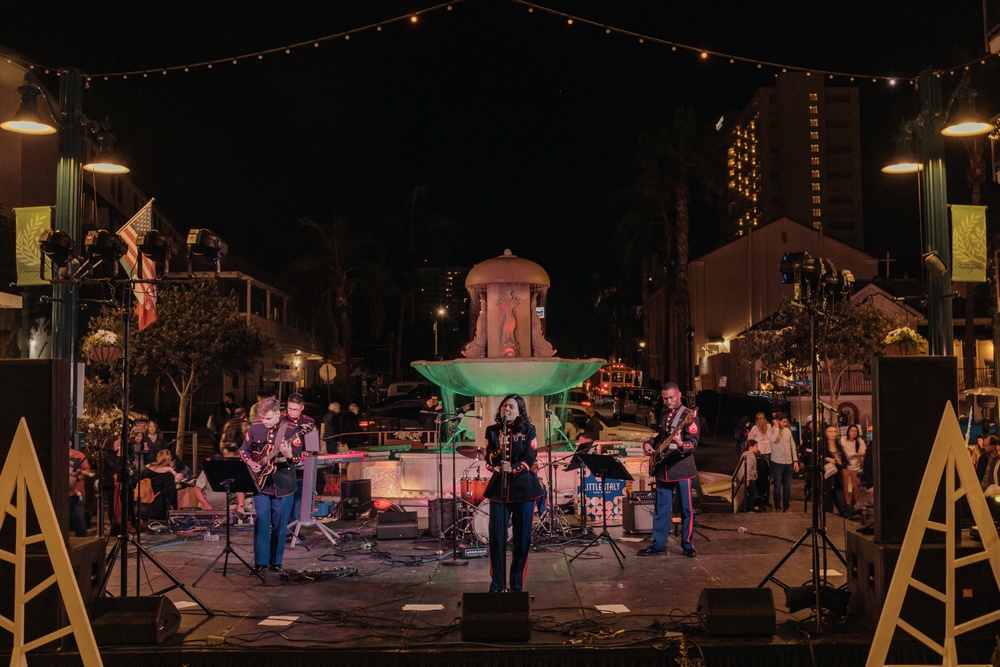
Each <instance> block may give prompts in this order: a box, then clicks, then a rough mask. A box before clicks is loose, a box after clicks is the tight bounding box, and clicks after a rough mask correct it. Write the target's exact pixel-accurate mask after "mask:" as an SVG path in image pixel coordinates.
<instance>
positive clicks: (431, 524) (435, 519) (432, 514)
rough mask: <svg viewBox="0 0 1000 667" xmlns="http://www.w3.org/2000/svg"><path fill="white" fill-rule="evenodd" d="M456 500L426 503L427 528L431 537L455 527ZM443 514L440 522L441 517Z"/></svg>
mask: <svg viewBox="0 0 1000 667" xmlns="http://www.w3.org/2000/svg"><path fill="white" fill-rule="evenodd" d="M460 502H461V501H460V500H459V499H458V498H447V499H445V500H436V499H434V500H431V501H429V502H428V503H427V528H428V531H429V532H430V534H431V537H437V536H438V535H441V534H443V533H444V532H445V531H447V530H448V529H449V528H451V527H452V526H454V525H455V515H456V514H458V504H459V503H460ZM442 512H443V514H444V519H443V520H442V518H441V515H442Z"/></svg>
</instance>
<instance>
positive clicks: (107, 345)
mask: <svg viewBox="0 0 1000 667" xmlns="http://www.w3.org/2000/svg"><path fill="white" fill-rule="evenodd" d="M80 351H81V352H82V353H83V355H84V356H85V357H87V359H89V360H90V361H96V362H98V363H101V364H113V363H115V362H116V361H118V359H119V358H120V357H121V356H122V349H121V348H120V347H118V335H117V334H115V332H114V331H108V330H107V329H98V330H97V331H95V332H94V333H92V334H90V335H88V336H87V337H86V338H84V339H83V345H82V346H81V348H80Z"/></svg>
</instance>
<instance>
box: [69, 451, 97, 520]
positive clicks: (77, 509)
mask: <svg viewBox="0 0 1000 667" xmlns="http://www.w3.org/2000/svg"><path fill="white" fill-rule="evenodd" d="M93 476H94V474H93V473H92V472H90V463H88V462H87V457H86V456H85V455H84V453H83V452H80V451H77V450H75V449H73V443H70V445H69V529H70V530H71V531H73V535H75V536H76V537H86V536H87V528H89V527H90V521H88V520H87V480H88V479H90V478H91V477H93Z"/></svg>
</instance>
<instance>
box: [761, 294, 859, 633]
mask: <svg viewBox="0 0 1000 667" xmlns="http://www.w3.org/2000/svg"><path fill="white" fill-rule="evenodd" d="M806 307H807V308H808V312H809V354H810V359H811V362H812V368H811V370H812V377H813V394H812V416H813V417H812V418H813V429H812V436H813V443H812V451H813V466H812V468H813V479H812V493H813V506H812V525H811V526H810V527H809V528H807V529H806V531H805V532H804V533H802V536H801V537H799V539H798V540H796V542H795V544H793V545H792V548H791V549H789V550H788V553H786V554H785V555H784V557H783V558H782V559H781V560H780V561H778V564H777V565H775V566H774V568H773V569H772V570H771V571H770V572H768V573H767V575H766V576H765V577H764V579H762V580H761V582H760V583H759V584H757V587H758V588H761V587H762V586H764V585H765V584H767V582H769V581H773V582H774V583H775V584H777V585H778V586H780V587H781V588H782V589H784V590H785V591H786V593H787V592H788V590H789V588H790V587H789V585H788V584H786V583H784V582H783V581H781V580H780V579H778V578H777V577H776V576H775V575H776V574H777V572H778V570H780V569H781V566H782V565H784V564H785V563H786V562H787V561H788V559H789V558H791V557H792V555H793V554H794V553H795V552H796V551H797V550H798V548H799V547H800V546H802V545H803V544H805V543H806V540H809V546H810V550H811V555H812V594H813V596H814V599H813V603H814V605H815V609H816V632H821V631H822V622H823V611H822V610H823V598H824V597H825V596H824V595H823V594H822V593H823V590H824V589H830V588H832V587H831V586H830V585H829V583H828V582H827V549H829V550H831V551H833V553H834V555H836V556H837V558H838V559H839V560H840V562H841V563H842V564H843V566H844V568H845V569H847V559H846V558H844V555H843V554H841V553H840V551H839V550H838V549H837V547H836V545H834V543H833V542H831V541H830V538H829V536H828V535H827V534H826V515H825V513H824V511H825V510H824V505H825V502H824V500H823V495H824V489H823V466H821V465H819V461H820V460H821V459H820V454H821V451H820V446H819V440H820V439H819V437H818V435H819V433H820V424H819V387H818V385H817V382H816V378H818V377H819V357H818V356H817V352H816V320H818V319H819V317H820V316H821V313H820V311H818V310H817V309H816V308H815V307H814V306H811V305H807V306H806ZM792 446H793V447H794V446H795V445H794V443H793V444H792ZM775 488H777V487H775ZM845 586H846V584H845Z"/></svg>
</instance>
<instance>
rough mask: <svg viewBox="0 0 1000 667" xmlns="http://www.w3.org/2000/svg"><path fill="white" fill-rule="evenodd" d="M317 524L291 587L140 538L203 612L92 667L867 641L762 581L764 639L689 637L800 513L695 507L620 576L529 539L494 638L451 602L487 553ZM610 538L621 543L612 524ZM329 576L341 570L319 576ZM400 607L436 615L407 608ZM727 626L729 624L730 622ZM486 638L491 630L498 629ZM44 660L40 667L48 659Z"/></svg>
mask: <svg viewBox="0 0 1000 667" xmlns="http://www.w3.org/2000/svg"><path fill="white" fill-rule="evenodd" d="M327 525H328V526H329V527H330V528H331V529H332V530H335V531H337V532H339V533H341V539H340V540H338V542H337V544H336V545H331V544H330V542H329V541H328V540H327V539H326V538H324V537H323V536H322V535H320V534H318V533H314V532H311V531H310V532H309V533H308V534H307V535H306V537H305V546H302V545H299V546H297V547H296V548H294V549H286V551H285V560H284V566H285V568H286V570H288V572H289V573H291V574H292V575H293V576H292V577H291V580H290V581H285V580H283V579H282V578H280V577H279V576H278V575H276V574H270V575H269V576H268V577H267V583H266V584H262V583H260V582H259V581H258V580H257V579H256V578H255V577H253V576H251V575H250V574H249V573H248V571H247V569H246V568H245V567H244V566H243V565H241V564H240V563H239V562H238V561H236V560H235V559H233V558H230V561H229V568H228V573H227V575H226V576H223V574H222V562H221V561H220V562H219V563H218V564H217V565H216V566H215V567H214V568H212V569H211V571H209V572H208V574H207V575H206V576H205V577H204V578H203V579H202V580H201V582H200V583H199V585H198V586H197V587H193V586H192V584H193V582H194V581H195V579H197V578H198V576H199V575H201V574H202V572H203V571H204V570H205V569H206V567H208V565H209V563H211V561H212V559H214V558H215V557H216V556H217V555H218V554H219V553H220V552H221V551H222V548H223V546H224V542H223V541H215V542H206V541H204V540H203V539H202V537H201V535H191V536H188V537H187V538H184V537H179V536H177V535H174V534H164V535H143V537H142V544H143V545H144V546H145V547H146V548H147V549H149V550H150V552H151V553H152V554H153V556H154V557H155V558H156V559H157V561H158V562H159V563H160V564H161V565H162V566H163V567H164V568H165V569H167V570H168V571H169V572H170V573H172V574H173V575H174V576H175V577H176V578H178V579H179V580H180V581H181V582H183V583H184V584H185V585H186V586H187V589H188V590H189V591H190V592H191V593H192V594H193V595H195V596H197V597H198V598H199V599H200V600H201V601H202V602H203V603H204V604H205V605H206V606H207V607H209V608H210V609H211V610H212V611H213V612H215V613H214V615H207V614H205V613H204V612H203V611H202V610H201V608H200V607H198V606H196V605H193V604H192V600H191V599H190V598H189V597H188V596H187V595H186V594H185V592H184V591H183V590H180V589H176V590H172V591H169V592H168V593H167V595H168V597H169V598H170V599H171V600H173V601H174V602H175V603H177V605H178V606H179V607H181V608H182V613H181V617H182V619H181V628H180V631H179V632H177V633H175V634H174V635H173V636H171V637H169V638H168V639H166V640H165V641H164V642H163V643H162V644H160V645H147V646H120V647H105V648H102V656H103V657H104V661H105V664H107V665H116V664H123V665H124V664H127V663H130V662H131V661H134V660H135V659H137V658H141V660H142V662H143V664H161V663H162V664H173V665H177V664H185V665H195V664H205V665H209V664H210V665H212V666H213V667H219V666H220V665H223V664H226V663H228V662H232V663H233V664H236V663H239V664H242V665H246V664H248V661H249V664H271V663H272V662H277V661H278V660H280V661H281V662H282V663H283V664H284V663H288V664H302V665H306V664H331V663H336V664H341V665H343V664H356V665H361V664H369V663H370V664H373V665H374V664H379V665H384V664H401V665H402V664H408V665H412V664H434V665H444V664H456V665H458V664H463V665H468V664H470V662H471V663H473V664H477V665H478V664H484V663H486V664H497V665H501V664H518V665H525V664H546V665H556V664H562V663H566V664H570V663H574V664H579V660H580V659H586V660H587V664H604V663H607V664H616V665H641V664H650V665H652V664H657V665H663V664H675V663H674V662H673V659H674V658H676V657H677V656H678V655H679V651H680V647H679V644H678V639H677V638H676V637H679V636H680V635H679V634H676V635H675V634H674V633H684V636H685V639H684V647H685V649H686V650H687V652H688V656H689V657H698V656H699V655H703V656H704V657H705V659H706V663H705V664H708V665H744V664H746V665H750V664H769V665H778V664H788V665H799V664H827V665H833V664H863V662H864V657H865V656H866V655H867V650H868V645H869V644H870V641H871V636H872V634H873V633H872V632H870V631H868V630H866V629H864V628H862V627H861V626H860V625H858V624H857V623H855V622H851V621H846V622H842V623H836V624H826V625H825V626H824V628H823V631H822V632H821V633H820V634H817V633H816V632H815V625H816V624H815V621H814V620H810V613H811V612H810V611H809V610H808V609H807V610H804V611H800V612H797V613H795V614H790V613H788V612H787V611H786V610H785V606H784V605H785V596H784V593H783V591H782V590H781V589H780V588H779V587H778V586H777V585H775V584H773V583H772V584H770V588H772V589H773V592H774V604H775V608H776V610H777V633H776V634H775V635H774V636H765V637H737V636H721V637H719V636H717V637H710V636H708V635H707V634H706V633H705V632H704V631H703V630H702V629H701V627H700V622H699V619H698V616H697V610H698V603H699V596H700V594H701V592H702V590H703V589H704V588H706V587H721V588H750V587H756V586H757V585H758V584H760V583H761V581H762V580H763V579H764V578H765V577H766V576H767V574H768V573H769V572H770V571H771V569H772V568H774V567H775V566H776V565H778V563H779V562H780V561H781V559H782V558H783V557H784V556H785V555H786V554H787V553H788V551H789V549H791V547H792V545H793V543H794V542H795V541H796V540H798V539H799V538H800V537H801V536H802V535H803V534H804V533H806V531H807V529H808V528H809V526H810V515H809V514H807V513H804V512H801V511H800V512H792V513H787V514H738V515H732V514H702V515H700V516H699V517H698V524H697V530H698V534H697V535H696V536H695V540H694V544H695V548H696V549H697V552H698V555H697V558H687V557H685V556H684V555H683V554H682V552H681V549H680V546H679V543H678V542H677V541H676V540H677V538H676V537H673V536H672V537H671V538H670V542H669V543H668V551H669V553H668V555H666V556H659V557H652V558H640V557H637V556H636V551H638V550H639V549H641V548H643V547H644V546H646V544H648V543H647V542H644V541H641V539H642V538H641V536H638V539H639V540H640V541H621V542H618V544H619V546H620V547H621V549H622V550H623V552H624V553H625V556H626V558H625V560H624V567H619V564H618V562H617V561H616V559H615V556H614V554H613V553H612V550H611V547H610V546H609V545H608V544H606V543H605V544H601V545H599V546H593V547H591V548H589V549H587V550H586V551H585V552H584V553H583V555H581V556H580V557H579V558H577V559H576V560H575V561H573V562H570V559H571V558H572V557H573V556H574V555H575V554H576V553H577V552H578V550H579V549H580V548H581V546H583V545H585V544H586V541H582V540H580V539H579V538H578V539H575V540H570V541H567V540H551V538H546V539H544V540H539V543H538V544H537V545H536V547H537V550H535V551H533V553H532V554H531V556H530V558H529V563H528V573H527V579H526V586H525V590H527V591H529V592H530V598H531V602H530V619H531V638H530V640H529V641H527V642H518V643H511V642H502V643H501V642H498V643H495V644H475V643H470V642H463V641H462V640H461V617H462V607H461V603H462V596H463V594H464V593H470V592H472V593H480V592H485V591H486V590H487V588H488V585H489V562H488V560H487V559H486V558H474V559H469V560H467V561H464V562H466V563H467V564H466V565H461V566H450V565H448V564H447V563H448V562H449V561H452V560H453V558H452V557H451V552H450V549H449V545H447V544H439V543H438V541H437V540H429V541H428V540H405V539H404V540H380V541H377V540H374V539H373V529H374V528H375V525H374V521H372V522H370V523H354V522H331V523H329V524H327ZM858 528H859V524H858V523H857V522H845V521H843V520H842V519H840V518H839V517H835V516H832V515H831V516H829V517H828V524H827V534H828V535H829V537H830V539H831V540H832V542H833V543H834V544H836V545H837V546H838V548H840V549H841V550H842V551H843V549H844V545H845V534H846V531H854V530H856V529H858ZM610 532H611V533H612V534H613V535H614V536H615V537H616V538H621V537H623V534H622V531H621V528H620V527H617V528H611V529H610ZM252 535H253V533H252V529H250V530H239V531H234V532H233V537H232V542H233V546H234V548H235V550H236V551H237V552H238V553H239V554H240V555H241V556H243V557H244V558H245V559H246V560H247V561H248V562H252V545H251V540H252ZM624 537H625V539H626V540H631V539H634V538H632V537H630V536H624ZM545 543H547V544H545ZM306 547H308V548H306ZM129 552H130V559H129V564H128V571H129V589H130V590H129V594H130V595H135V594H136V590H135V584H136V570H137V569H138V572H139V580H140V587H139V594H140V595H150V594H152V593H156V592H159V591H161V590H162V589H164V588H166V587H168V586H170V584H171V582H170V580H169V579H167V578H166V577H165V576H164V575H162V574H161V573H160V572H159V570H158V569H157V568H156V567H155V566H154V565H153V564H152V563H151V562H150V561H149V560H148V559H147V558H145V557H143V558H142V559H141V563H140V567H139V568H136V560H135V550H134V549H131V548H130V550H129ZM845 555H846V554H845ZM828 558H829V561H828V571H829V578H830V583H831V584H833V585H835V586H840V585H841V584H844V583H846V582H847V575H848V573H847V571H846V570H847V568H845V567H844V566H843V565H842V564H841V563H840V561H839V560H838V559H837V558H836V556H835V555H834V554H833V553H832V552H831V553H829V556H828ZM118 568H120V565H117V566H115V569H114V571H113V572H112V576H111V579H110V585H109V591H110V592H112V593H114V594H117V593H118V588H119V583H120V570H119V569H118ZM337 568H349V569H348V570H345V572H350V571H352V570H356V572H355V573H353V574H351V575H350V576H343V577H341V578H335V579H321V578H322V577H323V576H324V574H323V573H327V575H326V576H330V571H336V569H337ZM303 572H309V573H312V575H311V576H312V580H310V579H308V578H304V577H298V576H295V574H296V573H303ZM810 572H811V551H810V548H809V542H808V541H807V542H806V543H805V544H804V545H803V546H802V547H800V548H799V549H798V550H797V551H796V552H795V554H794V555H793V556H792V557H791V558H789V559H788V560H787V562H786V563H785V564H784V565H783V566H782V567H781V569H780V570H779V571H778V572H777V575H776V576H777V577H778V578H779V579H780V580H781V581H783V582H784V583H786V584H788V585H791V586H799V585H803V584H806V583H809V582H810V581H811V574H810ZM318 579H321V580H318ZM405 605H431V606H437V607H436V608H435V607H432V608H430V609H428V610H426V611H412V610H408V609H406V608H405ZM597 605H624V607H625V608H627V611H623V612H622V613H601V612H600V611H598V610H597V609H596V606H597ZM274 617H286V618H285V621H289V622H287V624H283V625H268V624H267V623H268V622H278V623H282V622H283V621H282V620H280V619H275V618H274ZM733 623H734V624H736V625H734V626H733V627H734V628H736V627H738V624H739V623H740V619H739V618H738V617H737V618H736V620H734V621H733ZM497 632H498V634H502V633H503V628H498V629H497ZM123 633H127V630H123ZM963 643H964V644H965V645H966V648H965V649H963V650H967V651H970V652H972V658H973V659H977V660H982V659H983V658H982V653H983V652H985V651H988V650H989V642H988V641H983V640H978V641H977V640H971V639H969V640H965V641H964V642H963ZM911 648H912V646H911ZM609 649H610V650H609ZM907 650H909V649H907ZM580 651H585V652H586V657H583V656H582V655H581V654H579V652H580ZM272 653H273V655H271V654H272ZM279 656H280V657H279ZM810 656H811V657H810ZM47 657H48V658H49V659H52V660H53V664H54V662H55V661H57V660H58V656H53V655H49V656H47ZM986 657H987V658H988V657H989V654H988V652H987V653H986ZM65 658H66V659H71V658H72V654H71V653H70V654H68V655H66V656H65ZM813 661H814V662H813ZM67 664H70V663H67ZM677 664H696V663H677Z"/></svg>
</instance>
